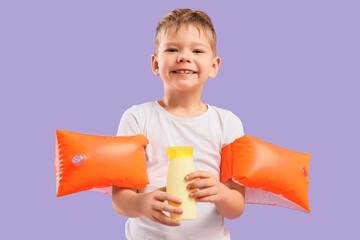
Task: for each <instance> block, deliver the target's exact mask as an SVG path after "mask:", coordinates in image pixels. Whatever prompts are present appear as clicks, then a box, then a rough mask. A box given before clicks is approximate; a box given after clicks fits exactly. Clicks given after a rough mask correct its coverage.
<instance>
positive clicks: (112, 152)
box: [55, 130, 149, 197]
mask: <svg viewBox="0 0 360 240" xmlns="http://www.w3.org/2000/svg"><path fill="white" fill-rule="evenodd" d="M148 143H149V140H148V139H147V138H146V137H145V136H143V135H136V136H118V137H107V136H97V135H89V134H81V133H76V132H69V131H64V130H56V148H55V173H56V195H57V196H58V197H60V196H64V195H68V194H72V193H76V192H80V191H87V190H90V191H97V192H104V193H107V194H111V189H112V185H113V184H115V185H116V186H118V187H126V188H136V189H142V188H144V187H145V186H146V184H148V183H149V180H148V177H147V169H146V159H145V150H144V147H145V145H147V144H148Z"/></svg>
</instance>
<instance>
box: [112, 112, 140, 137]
mask: <svg viewBox="0 0 360 240" xmlns="http://www.w3.org/2000/svg"><path fill="white" fill-rule="evenodd" d="M136 115H137V114H136V111H135V110H134V107H131V108H129V109H128V110H126V111H125V112H124V113H123V115H122V117H121V119H120V123H119V128H118V131H117V136H132V135H137V134H143V133H142V131H141V129H140V123H139V120H140V119H139V117H138V116H136Z"/></svg>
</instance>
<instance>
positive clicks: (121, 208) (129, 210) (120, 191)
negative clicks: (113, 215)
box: [112, 185, 141, 218]
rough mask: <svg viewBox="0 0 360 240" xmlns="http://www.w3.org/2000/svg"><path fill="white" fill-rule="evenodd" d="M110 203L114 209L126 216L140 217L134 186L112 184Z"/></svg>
mask: <svg viewBox="0 0 360 240" xmlns="http://www.w3.org/2000/svg"><path fill="white" fill-rule="evenodd" d="M112 204H113V207H114V210H115V211H116V212H117V213H119V214H120V215H123V216H127V217H132V218H136V217H140V216H141V214H140V211H139V203H138V197H137V191H136V189H135V188H120V187H117V186H115V185H113V188H112Z"/></svg>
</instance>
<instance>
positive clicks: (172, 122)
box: [117, 101, 244, 240]
mask: <svg viewBox="0 0 360 240" xmlns="http://www.w3.org/2000/svg"><path fill="white" fill-rule="evenodd" d="M207 106H208V110H207V111H206V112H205V113H203V114H202V115H200V116H198V117H195V118H181V117H177V116H174V115H172V114H171V113H169V112H167V111H166V110H165V109H164V108H163V107H162V106H161V105H160V104H159V103H158V102H157V101H155V102H147V103H144V104H141V105H135V106H132V107H131V108H129V109H128V110H126V111H125V112H124V114H123V116H122V117H121V121H120V124H119V129H118V133H117V135H118V136H126V135H136V134H143V135H144V136H145V137H147V138H148V139H149V144H148V145H147V146H146V147H145V152H146V164H147V174H148V178H149V182H150V184H149V185H147V186H146V188H144V189H143V190H140V191H139V192H151V191H153V190H155V189H158V188H161V187H164V186H166V176H167V168H168V158H167V151H166V149H167V148H168V147H173V146H193V148H194V150H193V158H194V164H195V169H196V170H203V171H209V172H211V173H213V174H214V176H215V177H216V178H218V179H220V162H221V149H222V147H224V146H225V145H227V144H230V143H231V142H233V141H234V140H235V139H236V138H239V137H242V136H243V135H244V131H243V126H242V123H241V121H240V119H239V118H238V117H237V116H235V115H234V114H233V113H232V112H230V111H228V110H224V109H221V108H217V107H214V106H210V105H207ZM125 228H126V237H127V238H128V239H130V240H138V239H141V240H145V239H156V240H160V239H187V240H191V239H197V240H198V239H206V240H212V239H214V240H222V239H230V234H229V231H228V229H227V228H226V226H225V224H224V217H223V216H222V215H220V214H219V212H218V211H217V209H216V207H215V204H213V203H201V202H200V203H198V212H197V218H196V220H189V221H182V222H181V226H179V227H168V226H165V225H162V224H159V223H157V222H154V221H151V220H149V219H148V218H145V217H139V218H129V219H128V221H127V222H126V226H125Z"/></svg>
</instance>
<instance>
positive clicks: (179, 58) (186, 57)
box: [177, 54, 191, 63]
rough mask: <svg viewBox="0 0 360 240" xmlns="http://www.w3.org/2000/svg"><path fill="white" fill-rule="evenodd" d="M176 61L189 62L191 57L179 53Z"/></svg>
mask: <svg viewBox="0 0 360 240" xmlns="http://www.w3.org/2000/svg"><path fill="white" fill-rule="evenodd" d="M177 62H178V63H183V62H188V63H191V59H190V58H189V57H188V56H187V55H185V54H180V55H179V56H178V58H177Z"/></svg>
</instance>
